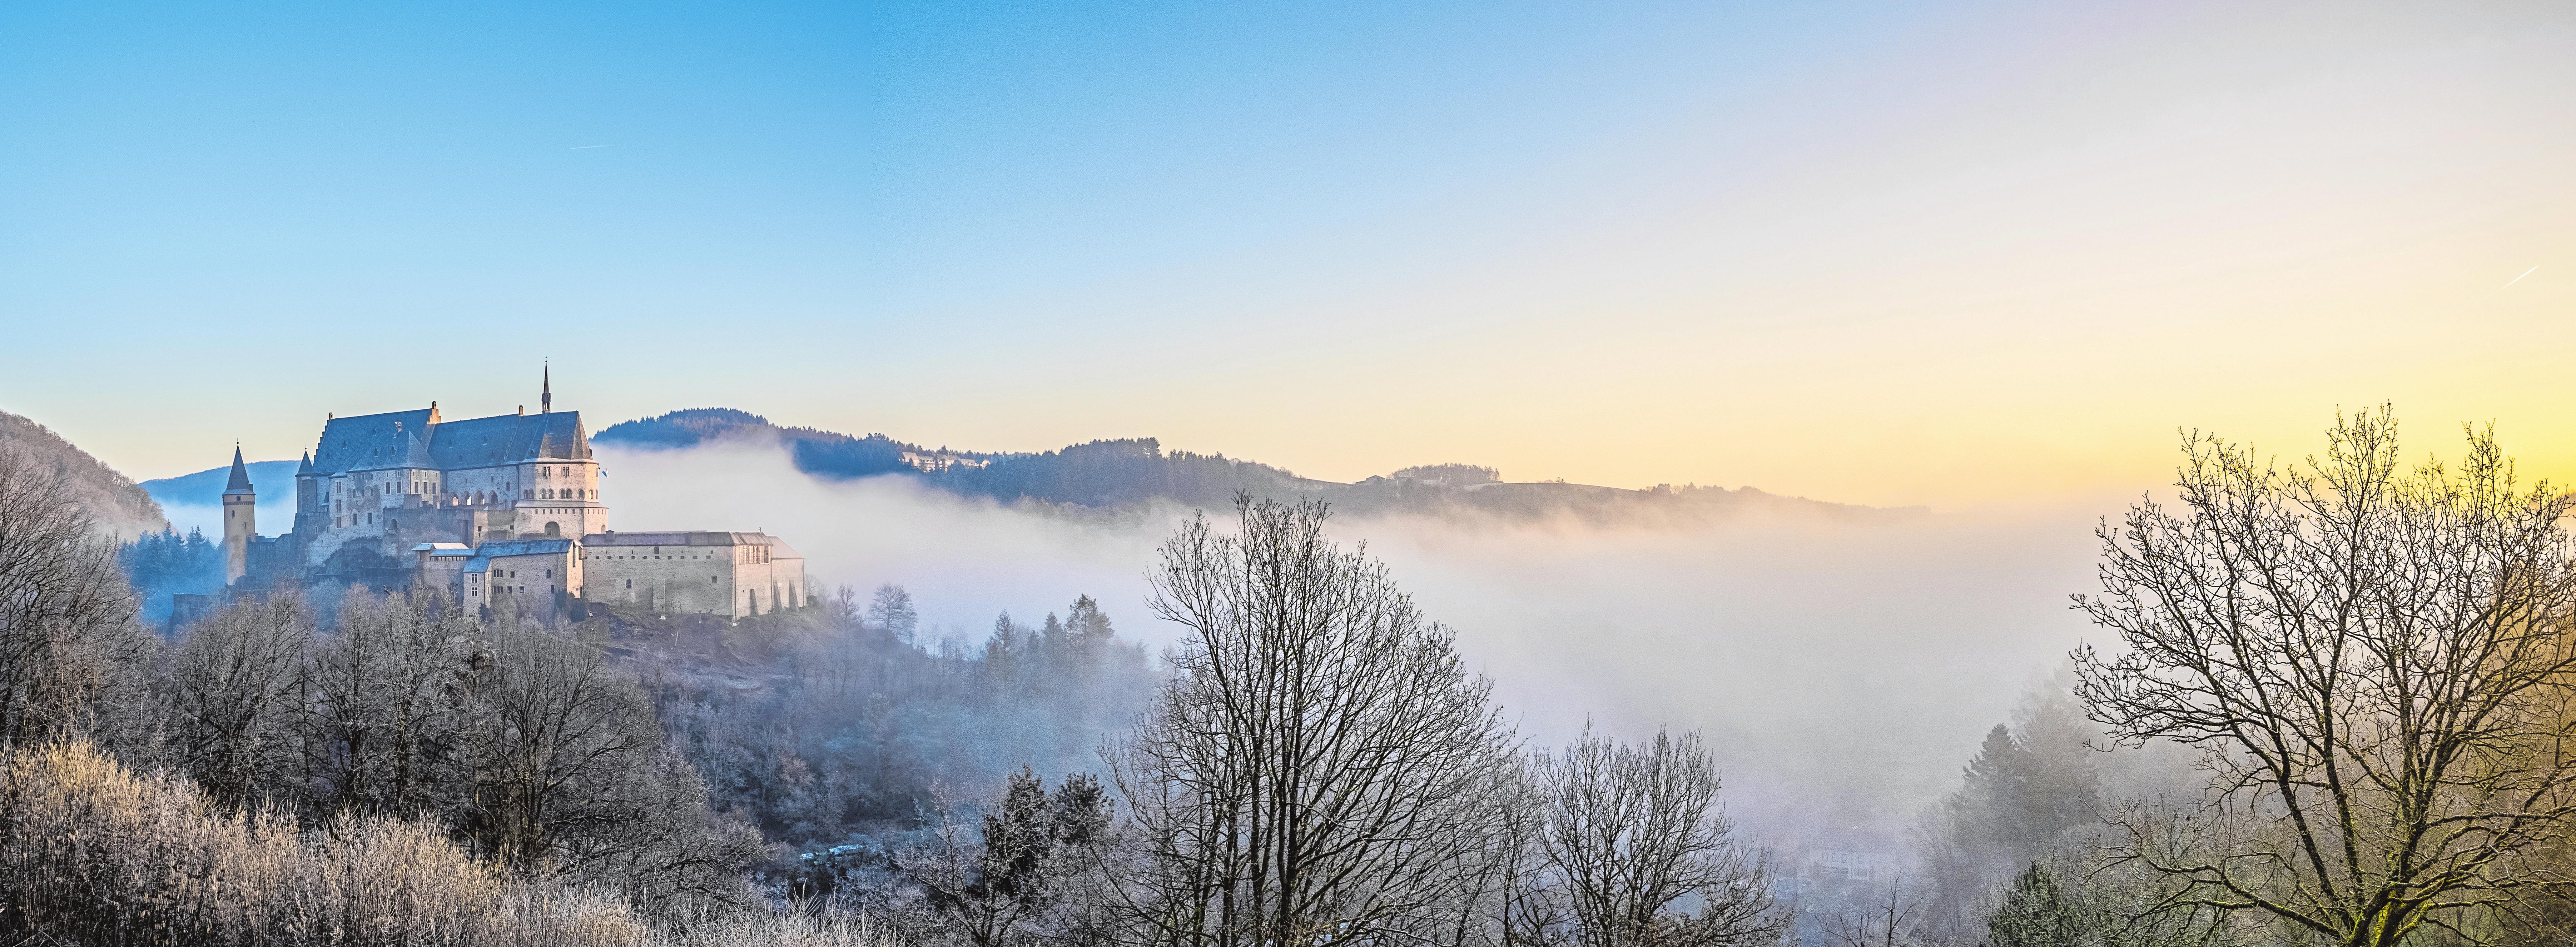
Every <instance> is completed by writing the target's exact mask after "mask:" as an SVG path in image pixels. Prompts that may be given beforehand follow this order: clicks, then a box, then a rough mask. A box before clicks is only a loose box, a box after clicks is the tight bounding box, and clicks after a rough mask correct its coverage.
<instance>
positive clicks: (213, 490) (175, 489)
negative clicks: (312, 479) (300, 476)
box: [143, 460, 295, 506]
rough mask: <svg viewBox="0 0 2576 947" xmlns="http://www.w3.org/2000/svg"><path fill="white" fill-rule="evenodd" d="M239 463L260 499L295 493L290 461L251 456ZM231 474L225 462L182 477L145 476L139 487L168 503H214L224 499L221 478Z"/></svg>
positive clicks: (274, 499)
mask: <svg viewBox="0 0 2576 947" xmlns="http://www.w3.org/2000/svg"><path fill="white" fill-rule="evenodd" d="M242 466H243V467H245V468H248V469H249V470H250V488H251V491H252V492H254V493H257V494H259V500H260V503H262V504H270V503H275V502H277V501H278V500H280V499H284V498H286V497H292V496H294V495H295V462H294V461H291V460H255V461H251V462H250V463H246V464H243V465H242ZM231 474H232V467H231V466H230V465H226V466H222V467H215V468H211V469H207V470H200V471H197V472H196V473H192V474H188V475H186V476H182V477H163V478H161V479H159V480H146V481H143V489H144V491H145V492H148V493H150V494H152V498H153V499H155V500H159V501H161V502H162V503H163V504H165V505H168V506H216V505H219V504H221V503H223V501H224V482H225V481H226V480H228V479H230V476H231Z"/></svg>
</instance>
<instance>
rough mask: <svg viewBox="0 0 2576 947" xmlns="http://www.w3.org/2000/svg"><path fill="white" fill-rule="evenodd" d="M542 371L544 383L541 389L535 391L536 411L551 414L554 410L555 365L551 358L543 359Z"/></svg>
mask: <svg viewBox="0 0 2576 947" xmlns="http://www.w3.org/2000/svg"><path fill="white" fill-rule="evenodd" d="M543 371H544V372H545V383H544V386H543V387H542V389H541V390H539V391H538V392H537V413H538V414H552V413H554V410H555V365H554V360H553V359H547V360H546V361H545V368H544V369H543Z"/></svg>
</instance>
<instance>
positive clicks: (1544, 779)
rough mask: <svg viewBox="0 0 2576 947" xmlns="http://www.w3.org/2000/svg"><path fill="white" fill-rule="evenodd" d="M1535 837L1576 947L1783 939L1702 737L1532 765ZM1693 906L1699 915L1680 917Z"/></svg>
mask: <svg viewBox="0 0 2576 947" xmlns="http://www.w3.org/2000/svg"><path fill="white" fill-rule="evenodd" d="M1537 769H1538V774H1539V775H1538V781H1539V794H1540V799H1539V802H1540V807H1541V811H1542V812H1543V813H1544V818H1545V827H1544V828H1543V829H1542V830H1541V831H1540V834H1539V840H1540V846H1541V849H1542V850H1543V851H1544V852H1545V853H1546V857H1547V863H1548V866H1549V868H1550V869H1551V873H1552V874H1553V876H1554V878H1553V881H1554V883H1555V884H1557V885H1559V886H1561V887H1562V889H1563V890H1564V892H1565V895H1564V903H1565V904H1566V905H1567V906H1568V908H1569V914H1570V918H1571V920H1572V921H1573V925H1572V940H1573V942H1574V943H1575V944H1577V945H1579V947H1637V945H1647V944H1653V945H1666V947H1714V945H1726V944H1752V943H1768V942H1770V941H1774V940H1777V939H1778V938H1779V937H1780V935H1781V933H1782V932H1783V931H1785V930H1786V929H1787V923H1788V921H1787V917H1786V916H1785V914H1784V913H1783V912H1782V911H1780V910H1779V909H1778V906H1777V905H1775V904H1774V903H1773V901H1772V898H1771V878H1770V872H1769V871H1768V870H1766V868H1765V866H1764V865H1763V863H1762V861H1761V859H1760V858H1759V857H1757V856H1755V855H1752V854H1750V853H1747V852H1746V851H1745V850H1744V849H1742V848H1741V847H1739V846H1738V845H1736V844H1735V842H1734V840H1733V839H1732V838H1731V837H1730V834H1731V832H1732V826H1731V825H1730V824H1729V822H1728V820H1727V818H1726V815H1725V813H1724V812H1723V811H1722V810H1720V809H1719V807H1718V803H1717V792H1718V785H1719V780H1718V774H1717V764H1716V763H1715V761H1713V760H1711V759H1710V758H1709V754H1708V749H1707V746H1706V745H1705V744H1704V742H1703V741H1702V740H1701V739H1700V736H1699V734H1697V733H1685V734H1683V735H1681V736H1680V737H1674V736H1672V735H1670V734H1668V733H1665V732H1663V731H1660V730H1658V731H1656V733H1655V737H1654V739H1653V740H1651V741H1648V742H1646V743H1643V744H1637V745H1630V744H1620V743H1615V742H1612V741H1610V740H1607V739H1604V738H1602V737H1599V736H1595V735H1594V734H1593V733H1592V732H1591V730H1590V728H1588V727H1587V728H1586V729H1585V731H1584V733H1583V736H1582V738H1580V739H1578V740H1576V741H1575V742H1574V744H1573V745H1571V746H1568V747H1566V748H1565V750H1564V752H1562V753H1560V754H1557V755H1555V756H1553V757H1540V758H1539V760H1538V762H1537ZM1685 899H1695V900H1696V901H1697V902H1698V910H1696V911H1692V912H1687V913H1686V912H1682V911H1678V910H1676V909H1675V908H1676V906H1677V905H1678V904H1679V903H1681V902H1683V901H1684V900H1685Z"/></svg>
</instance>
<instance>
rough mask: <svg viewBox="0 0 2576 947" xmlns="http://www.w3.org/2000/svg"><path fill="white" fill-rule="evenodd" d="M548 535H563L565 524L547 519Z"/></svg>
mask: <svg viewBox="0 0 2576 947" xmlns="http://www.w3.org/2000/svg"><path fill="white" fill-rule="evenodd" d="M546 535H547V536H549V537H553V536H561V535H563V526H562V524H559V523H556V522H555V521H553V520H547V521H546Z"/></svg>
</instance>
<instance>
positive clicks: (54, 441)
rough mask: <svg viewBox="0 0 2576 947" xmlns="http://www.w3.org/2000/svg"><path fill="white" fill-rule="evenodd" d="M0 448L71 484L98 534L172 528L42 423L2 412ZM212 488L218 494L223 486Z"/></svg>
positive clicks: (125, 483)
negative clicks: (45, 466)
mask: <svg viewBox="0 0 2576 947" xmlns="http://www.w3.org/2000/svg"><path fill="white" fill-rule="evenodd" d="M0 450H13V451H22V452H25V453H27V454H29V455H32V456H34V457H35V458H37V459H38V460H39V461H42V462H44V463H46V464H48V465H50V466H51V467H53V469H54V471H55V472H56V473H58V474H60V475H61V476H62V477H63V479H65V480H66V481H68V482H70V484H71V488H72V495H73V496H74V497H76V498H78V499H79V500H80V502H81V504H82V505H83V506H86V507H88V508H89V513H90V517H91V519H93V520H95V521H96V523H97V526H98V528H99V530H100V531H101V532H107V533H114V534H116V535H120V536H126V537H134V536H140V535H142V534H144V533H157V532H160V531H161V530H163V529H166V528H168V527H169V525H170V521H169V520H168V519H167V518H165V517H164V516H163V515H162V513H161V504H159V503H157V502H154V500H153V497H152V495H151V494H149V493H147V492H145V491H144V489H143V488H142V487H140V486H138V485H136V484H135V482H134V481H133V480H130V479H127V478H126V476H125V475H124V474H121V473H117V472H116V468H113V467H110V466H108V465H107V464H105V463H102V462H100V461H99V459H98V458H96V457H92V456H90V454H89V452H88V451H85V450H82V449H80V448H78V447H74V446H72V442H70V441H67V440H64V439H63V437H62V435H60V434H56V433H54V432H53V430H52V429H51V428H47V427H46V426H44V425H42V424H38V423H36V422H34V421H32V420H29V419H27V418H24V417H21V416H18V415H15V414H10V413H9V412H6V411H0ZM289 473H290V474H291V473H292V471H289ZM216 489H217V490H218V491H221V490H222V485H221V484H217V486H216Z"/></svg>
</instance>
